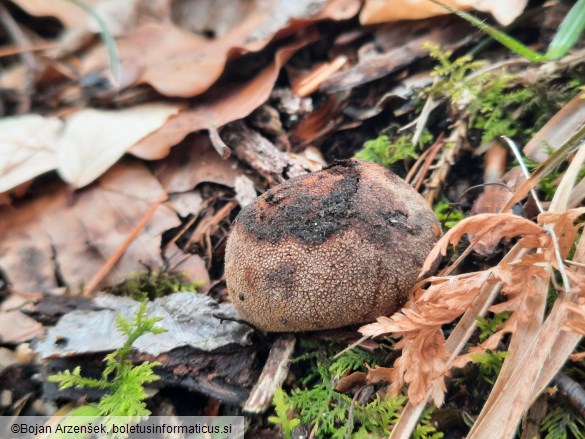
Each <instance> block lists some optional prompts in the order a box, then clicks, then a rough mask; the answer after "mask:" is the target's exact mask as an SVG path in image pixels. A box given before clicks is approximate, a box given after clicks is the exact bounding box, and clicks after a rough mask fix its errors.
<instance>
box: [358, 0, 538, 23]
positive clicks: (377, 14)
mask: <svg viewBox="0 0 585 439" xmlns="http://www.w3.org/2000/svg"><path fill="white" fill-rule="evenodd" d="M442 2H443V3H445V4H447V5H449V6H452V7H454V8H457V9H461V10H472V9H475V10H477V11H482V12H489V13H491V14H492V15H493V16H494V18H495V19H496V20H498V21H499V22H500V24H503V25H504V26H507V25H508V24H510V23H512V22H513V21H514V20H515V19H516V18H517V17H518V16H519V15H520V14H521V13H522V11H523V10H524V8H525V7H526V4H527V3H528V0H442ZM446 13H447V12H446V11H445V9H443V8H441V7H440V6H438V5H436V4H433V3H431V2H429V1H428V0H406V1H404V0H366V4H365V5H364V8H363V9H362V12H361V13H360V22H361V23H362V24H374V23H383V22H385V21H398V20H416V19H420V18H427V17H433V16H435V15H443V14H446Z"/></svg>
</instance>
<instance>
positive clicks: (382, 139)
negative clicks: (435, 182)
mask: <svg viewBox="0 0 585 439" xmlns="http://www.w3.org/2000/svg"><path fill="white" fill-rule="evenodd" d="M387 131H388V132H387V133H386V134H382V135H380V136H378V137H377V138H376V139H374V140H368V141H367V142H365V143H364V147H363V148H362V149H361V150H360V151H358V153H357V154H356V155H355V157H356V158H358V159H362V160H368V161H370V162H374V163H379V164H381V165H384V166H388V167H390V166H392V165H394V164H395V163H397V162H401V161H404V160H408V159H417V158H418V152H417V150H418V149H419V147H417V146H415V145H414V144H413V143H412V136H408V135H402V136H396V135H395V134H394V135H393V134H392V133H391V130H387ZM431 140H432V135H431V134H430V133H429V132H428V131H426V130H425V131H423V134H422V136H421V138H420V141H419V145H425V144H428V143H429V142H430V141H431Z"/></svg>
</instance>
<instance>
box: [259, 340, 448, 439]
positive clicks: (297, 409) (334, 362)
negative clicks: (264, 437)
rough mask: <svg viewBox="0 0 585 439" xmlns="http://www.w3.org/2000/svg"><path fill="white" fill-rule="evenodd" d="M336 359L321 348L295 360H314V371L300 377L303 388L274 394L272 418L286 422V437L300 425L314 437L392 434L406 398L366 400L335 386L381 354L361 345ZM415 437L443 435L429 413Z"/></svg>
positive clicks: (430, 438)
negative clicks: (375, 353)
mask: <svg viewBox="0 0 585 439" xmlns="http://www.w3.org/2000/svg"><path fill="white" fill-rule="evenodd" d="M333 357H334V354H330V355H328V354H327V353H326V352H324V351H322V350H320V351H317V352H315V351H313V352H308V353H305V354H303V355H302V356H301V357H298V358H297V359H295V360H293V362H298V361H300V360H311V362H312V364H311V366H310V370H309V371H308V373H307V374H306V375H305V377H304V378H303V379H302V380H300V381H299V385H300V387H298V388H296V389H293V390H292V391H291V392H290V393H288V394H287V393H285V392H283V391H282V390H279V392H278V393H277V395H276V396H277V397H276V398H275V406H276V413H277V416H272V417H270V418H269V420H270V421H271V422H272V423H274V424H276V425H280V426H281V428H282V430H283V433H284V434H285V437H291V436H292V430H293V429H294V428H295V427H297V426H298V425H301V424H303V425H305V426H308V427H309V430H312V431H314V437H315V438H346V437H351V438H366V437H387V436H388V434H389V433H390V430H391V428H392V426H393V425H394V424H395V423H396V421H397V420H398V417H399V416H400V412H401V411H402V408H403V406H404V404H405V403H406V397H404V396H396V397H388V396H386V397H384V396H382V395H381V394H380V392H378V393H376V394H375V395H373V396H372V397H371V398H370V401H369V402H368V403H366V404H362V403H360V402H357V401H354V400H353V398H352V397H351V396H350V395H346V394H344V393H339V392H336V391H335V386H336V384H337V383H338V382H339V379H340V378H341V377H342V376H344V375H346V374H349V373H351V372H354V371H362V372H365V371H366V368H365V366H364V364H366V363H367V364H369V365H370V366H374V365H375V364H376V363H377V360H378V358H377V356H374V355H372V354H369V353H368V352H365V351H362V350H360V349H353V350H350V351H348V352H345V353H344V354H343V355H341V356H340V357H339V358H337V359H334V358H333ZM414 435H415V436H414V437H416V438H418V439H441V438H442V437H443V433H441V432H438V431H437V429H436V428H435V427H434V426H433V425H432V422H431V418H430V414H429V413H425V416H423V417H422V418H421V422H420V423H419V425H418V426H417V428H416V431H415V433H414Z"/></svg>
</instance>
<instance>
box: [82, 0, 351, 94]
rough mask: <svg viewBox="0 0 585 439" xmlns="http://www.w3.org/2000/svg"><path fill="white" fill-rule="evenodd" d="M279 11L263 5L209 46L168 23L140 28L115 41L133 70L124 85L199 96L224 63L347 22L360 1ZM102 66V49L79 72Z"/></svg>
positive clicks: (290, 5)
mask: <svg viewBox="0 0 585 439" xmlns="http://www.w3.org/2000/svg"><path fill="white" fill-rule="evenodd" d="M279 5H280V7H278V5H276V4H275V3H274V2H267V3H264V7H262V8H260V9H259V10H254V11H253V12H252V13H248V14H247V15H245V16H243V17H240V19H239V20H238V22H237V23H236V24H235V26H234V27H233V28H232V29H231V30H230V31H229V32H227V33H225V34H224V35H222V36H221V37H219V38H217V39H214V40H207V39H205V38H203V37H198V36H196V35H193V34H191V33H189V32H186V31H184V30H181V29H180V28H179V27H177V26H175V25H174V24H172V23H170V22H167V23H164V24H159V23H147V24H145V25H143V26H141V27H139V28H138V29H136V30H134V31H132V32H130V33H128V34H127V35H126V36H125V37H124V38H121V39H120V40H118V50H119V56H120V59H121V61H122V62H125V63H128V64H131V65H135V66H137V68H136V69H135V72H136V77H135V80H134V81H125V83H124V84H123V85H124V86H129V85H131V84H132V83H136V84H139V83H147V84H150V85H151V86H152V87H154V88H155V89H156V90H157V91H158V92H160V93H161V94H164V95H166V96H180V97H190V96H196V95H199V94H201V93H203V92H205V91H206V90H208V89H209V87H210V86H211V85H212V84H213V83H214V82H215V81H216V80H217V79H218V78H219V76H220V75H221V73H222V72H223V70H224V67H225V64H226V62H227V61H228V59H233V58H236V57H238V56H241V55H242V54H244V53H247V52H250V51H258V50H261V49H262V48H264V47H265V46H266V45H267V44H268V43H269V42H270V41H271V40H272V39H273V38H274V39H277V38H282V37H284V36H290V35H293V34H295V33H302V32H300V31H301V30H302V29H304V28H306V27H307V26H309V25H310V24H312V23H314V22H315V21H318V20H321V19H324V18H329V17H334V18H337V17H341V18H349V17H351V16H352V15H355V14H356V13H357V10H358V8H359V1H357V0H334V1H332V2H331V4H327V3H326V2H322V4H320V5H318V6H319V9H321V11H319V9H317V10H315V9H314V7H315V4H314V2H289V1H285V2H279ZM309 6H311V9H310V12H309V13H308V15H307V11H308V10H309V9H308V8H309ZM324 6H326V7H324ZM299 14H300V15H299ZM295 17H300V18H295ZM107 63H108V58H107V54H106V50H105V48H99V49H98V50H96V51H95V52H94V53H93V54H92V55H91V56H88V57H87V58H86V59H85V60H84V63H83V67H82V72H83V73H84V75H89V74H95V72H102V71H105V69H106V66H107Z"/></svg>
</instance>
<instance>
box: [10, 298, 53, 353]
mask: <svg viewBox="0 0 585 439" xmlns="http://www.w3.org/2000/svg"><path fill="white" fill-rule="evenodd" d="M26 302H27V299H25V298H23V297H20V296H17V295H15V294H13V295H11V296H9V297H8V298H7V299H5V300H4V301H3V302H2V306H1V307H0V341H1V342H2V343H11V344H12V343H22V342H25V341H29V340H32V339H33V338H34V337H39V336H42V335H43V332H44V328H43V325H41V324H40V323H39V322H37V321H36V320H33V319H32V318H30V317H29V316H27V315H26V314H23V313H22V312H21V311H20V307H22V306H23V305H24V304H25V303H26Z"/></svg>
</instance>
